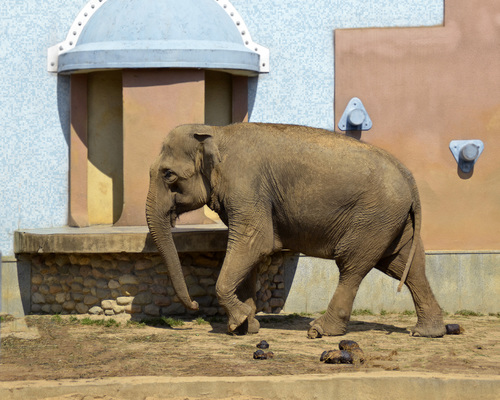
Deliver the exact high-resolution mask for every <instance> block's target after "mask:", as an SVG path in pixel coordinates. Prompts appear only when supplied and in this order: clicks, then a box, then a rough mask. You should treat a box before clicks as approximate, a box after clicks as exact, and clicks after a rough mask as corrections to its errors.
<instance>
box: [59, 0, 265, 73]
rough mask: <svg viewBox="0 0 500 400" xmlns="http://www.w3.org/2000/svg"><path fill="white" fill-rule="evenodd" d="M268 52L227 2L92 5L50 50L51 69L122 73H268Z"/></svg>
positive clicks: (130, 0)
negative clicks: (136, 70)
mask: <svg viewBox="0 0 500 400" xmlns="http://www.w3.org/2000/svg"><path fill="white" fill-rule="evenodd" d="M268 65H269V62H268V50H267V49H266V48H264V47H262V46H259V45H258V44H256V43H254V42H253V41H252V40H251V37H250V34H249V32H248V29H247V28H246V26H245V23H244V22H243V20H242V18H241V17H240V15H239V14H238V13H237V11H236V10H235V9H234V7H233V6H232V5H231V3H229V1H227V0H92V1H90V2H89V3H87V5H86V6H85V7H84V9H83V10H82V11H81V12H80V14H79V15H78V17H77V19H76V20H75V22H74V23H73V25H72V27H71V29H70V31H69V33H68V36H67V38H66V40H65V41H64V42H61V43H59V44H58V45H56V46H54V47H51V48H50V49H49V70H51V71H53V72H59V73H72V72H77V71H84V70H98V69H108V68H112V69H122V68H202V69H222V70H229V71H234V72H235V73H240V74H247V75H251V74H256V73H258V72H267V71H268Z"/></svg>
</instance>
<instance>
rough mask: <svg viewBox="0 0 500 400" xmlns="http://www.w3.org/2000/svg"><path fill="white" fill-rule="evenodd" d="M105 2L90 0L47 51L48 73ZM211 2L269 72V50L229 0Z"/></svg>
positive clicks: (55, 69) (264, 70)
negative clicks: (231, 24) (68, 28)
mask: <svg viewBox="0 0 500 400" xmlns="http://www.w3.org/2000/svg"><path fill="white" fill-rule="evenodd" d="M107 1H108V0H90V1H89V2H88V3H87V4H86V5H85V6H84V7H83V9H82V10H81V11H80V13H79V14H78V16H77V17H76V19H75V20H74V22H73V24H72V25H71V28H70V30H69V32H68V34H67V36H66V39H65V40H64V41H62V42H60V43H58V44H56V45H55V46H52V47H50V48H49V49H48V60H47V70H48V71H49V72H54V73H57V72H58V59H59V56H60V55H61V54H64V53H66V52H68V51H70V50H71V49H73V48H74V47H75V46H76V44H77V42H78V39H79V38H80V35H81V33H82V31H83V29H84V27H85V25H86V24H87V23H88V22H89V21H90V19H91V18H92V16H93V15H94V14H95V13H96V11H97V10H98V9H99V8H100V7H101V6H102V5H103V4H104V3H106V2H107ZM213 1H215V3H217V4H218V5H219V6H220V7H221V8H222V9H223V10H224V11H225V12H226V13H227V15H228V16H229V17H230V18H231V20H232V21H233V23H234V25H235V26H236V28H237V29H238V31H239V32H240V34H241V38H242V42H243V44H244V45H245V46H246V47H247V48H248V49H249V50H251V51H253V52H255V53H257V54H258V55H259V59H260V61H259V72H261V73H265V72H269V49H267V48H266V47H263V46H261V45H259V44H257V43H255V42H254V41H253V40H252V38H251V36H250V32H249V31H248V28H247V26H246V24H245V22H244V21H243V18H242V17H241V15H240V14H239V13H238V11H236V8H235V7H234V6H233V5H232V4H231V2H230V1H229V0H213Z"/></svg>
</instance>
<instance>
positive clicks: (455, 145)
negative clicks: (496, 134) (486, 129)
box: [450, 140, 484, 173]
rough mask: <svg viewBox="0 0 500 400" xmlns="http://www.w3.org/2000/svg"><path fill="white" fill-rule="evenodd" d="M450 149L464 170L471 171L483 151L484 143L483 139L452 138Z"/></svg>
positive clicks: (465, 171)
mask: <svg viewBox="0 0 500 400" xmlns="http://www.w3.org/2000/svg"><path fill="white" fill-rule="evenodd" d="M450 150H451V153H452V154H453V157H455V160H456V161H457V163H458V167H459V168H460V169H461V170H462V172H464V173H469V172H471V171H472V169H473V168H474V164H475V163H476V161H477V159H478V158H479V156H480V155H481V153H482V152H483V150H484V143H483V142H482V141H481V140H452V141H451V142H450Z"/></svg>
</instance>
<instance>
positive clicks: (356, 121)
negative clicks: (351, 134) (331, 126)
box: [338, 97, 372, 131]
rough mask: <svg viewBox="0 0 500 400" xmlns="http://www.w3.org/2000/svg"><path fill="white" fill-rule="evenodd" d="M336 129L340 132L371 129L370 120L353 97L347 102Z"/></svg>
mask: <svg viewBox="0 0 500 400" xmlns="http://www.w3.org/2000/svg"><path fill="white" fill-rule="evenodd" d="M338 127H339V129H340V130H341V131H367V130H369V129H371V127H372V120H371V119H370V117H369V116H368V113H367V112H366V109H365V107H364V106H363V103H362V102H361V100H360V99H358V98H357V97H353V98H352V99H351V100H350V101H349V103H348V104H347V107H346V109H345V111H344V113H343V114H342V117H341V118H340V121H339V124H338Z"/></svg>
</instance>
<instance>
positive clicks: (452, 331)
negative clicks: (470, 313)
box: [446, 324, 464, 335]
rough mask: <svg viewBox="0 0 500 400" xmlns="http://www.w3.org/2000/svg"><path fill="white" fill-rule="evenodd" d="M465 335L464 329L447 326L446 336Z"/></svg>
mask: <svg viewBox="0 0 500 400" xmlns="http://www.w3.org/2000/svg"><path fill="white" fill-rule="evenodd" d="M461 333H464V329H463V328H462V327H461V326H460V325H458V324H448V325H446V334H447V335H460V334H461Z"/></svg>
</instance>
